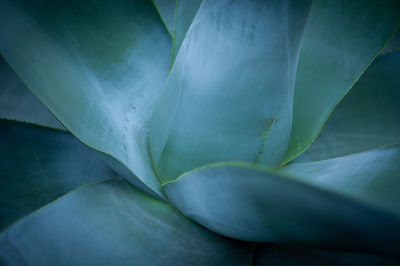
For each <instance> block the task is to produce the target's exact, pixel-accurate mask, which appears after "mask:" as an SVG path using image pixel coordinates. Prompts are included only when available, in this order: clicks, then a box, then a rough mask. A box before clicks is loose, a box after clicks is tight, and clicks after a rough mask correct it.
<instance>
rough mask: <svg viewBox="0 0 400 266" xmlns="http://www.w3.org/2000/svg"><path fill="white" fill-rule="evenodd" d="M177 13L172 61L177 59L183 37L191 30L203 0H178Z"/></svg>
mask: <svg viewBox="0 0 400 266" xmlns="http://www.w3.org/2000/svg"><path fill="white" fill-rule="evenodd" d="M176 2H177V4H176V14H175V28H174V36H173V39H172V58H171V60H172V62H171V65H172V64H173V62H174V61H175V58H176V56H177V55H178V52H179V49H180V48H181V45H182V42H183V39H184V38H185V36H186V33H187V31H188V30H189V27H190V25H191V24H192V21H193V19H194V17H195V15H196V13H197V11H198V10H199V7H200V4H201V2H202V0H191V1H186V0H177V1H176Z"/></svg>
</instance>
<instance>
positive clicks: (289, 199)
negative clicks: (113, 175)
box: [164, 146, 400, 255]
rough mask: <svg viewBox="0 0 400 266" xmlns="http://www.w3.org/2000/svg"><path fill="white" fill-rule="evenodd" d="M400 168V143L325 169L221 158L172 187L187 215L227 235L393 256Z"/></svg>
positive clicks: (399, 233)
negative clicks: (274, 167)
mask: <svg viewBox="0 0 400 266" xmlns="http://www.w3.org/2000/svg"><path fill="white" fill-rule="evenodd" d="M328 165H329V164H328ZM377 165H379V167H377ZM399 166H400V147H398V146H396V147H393V148H392V149H390V150H378V151H373V152H371V153H370V154H366V155H360V156H356V155H355V156H354V157H348V158H343V159H342V161H340V162H337V163H336V164H335V165H334V166H333V164H332V167H330V168H327V167H326V165H324V167H323V166H321V167H319V168H318V170H319V172H318V173H317V171H316V170H315V172H313V171H312V170H310V171H307V167H306V166H305V167H304V168H300V167H297V168H296V169H293V171H290V172H289V170H288V169H285V170H281V171H280V172H275V171H273V170H271V169H268V168H261V167H260V166H258V167H257V166H254V165H251V164H244V163H221V164H216V165H213V166H209V167H204V168H200V169H198V170H194V171H191V172H188V173H186V174H184V175H183V176H181V177H180V178H178V179H177V180H175V181H171V182H169V183H167V184H165V188H164V190H165V191H166V193H167V195H168V198H169V199H170V200H171V202H172V203H173V204H174V205H175V206H176V207H177V208H178V209H179V210H181V211H182V213H184V214H185V215H186V216H188V217H189V218H191V219H193V220H195V221H197V222H198V223H200V224H202V225H203V226H205V227H207V228H209V229H210V230H212V231H214V232H217V233H220V234H222V235H225V236H229V237H233V238H237V239H241V240H248V241H260V242H281V243H297V244H308V245H315V246H323V247H334V248H342V249H352V250H367V251H377V252H382V253H388V254H392V255H393V254H398V252H399V247H398V246H397V245H393V243H395V242H396V241H397V239H398V238H399V237H400V216H399V213H400V212H399V210H400V208H399V207H398V202H399V196H398V195H399V194H398V193H397V194H396V193H395V190H396V188H398V187H399V186H398V184H399V180H400V178H398V177H399V176H398V172H399V171H398V170H399V169H398V168H399ZM338 169H339V170H338ZM335 171H337V174H336V172H335ZM339 171H340V172H339ZM289 173H290V174H292V175H289ZM293 173H295V175H296V176H294V174H293ZM310 175H311V176H310ZM324 180H325V182H324ZM336 180H337V181H336ZM385 190H386V191H387V194H385V193H384V191H385ZM396 205H397V207H396ZM366 221H367V222H366Z"/></svg>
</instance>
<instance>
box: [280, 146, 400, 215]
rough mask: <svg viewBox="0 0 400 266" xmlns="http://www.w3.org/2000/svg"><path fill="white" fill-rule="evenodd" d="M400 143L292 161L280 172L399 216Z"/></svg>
mask: <svg viewBox="0 0 400 266" xmlns="http://www.w3.org/2000/svg"><path fill="white" fill-rule="evenodd" d="M399 170H400V144H397V145H392V146H388V147H384V148H380V149H373V150H370V151H365V152H360V153H355V154H350V155H346V156H341V157H337V158H332V159H328V160H321V161H315V162H305V163H292V164H290V165H287V166H284V167H282V168H280V169H279V172H280V173H284V174H288V175H292V176H294V177H295V179H299V180H301V181H304V182H307V183H311V184H312V185H315V186H318V187H320V188H323V189H326V190H330V191H333V192H335V193H337V194H340V195H345V196H348V197H352V198H356V199H357V200H359V201H362V202H365V203H367V204H368V205H370V206H374V207H376V208H379V209H382V210H385V211H388V212H391V213H395V214H396V215H398V216H399V217H400V206H399V204H398V203H399V202H400V193H399V188H400V172H399Z"/></svg>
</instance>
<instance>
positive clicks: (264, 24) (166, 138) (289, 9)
mask: <svg viewBox="0 0 400 266" xmlns="http://www.w3.org/2000/svg"><path fill="white" fill-rule="evenodd" d="M309 8H310V2H308V1H305V2H302V3H299V2H295V1H267V2H266V1H239V0H238V1H233V2H232V1H218V2H215V1H203V3H202V4H201V6H200V9H199V11H198V13H197V15H196V17H195V18H194V20H193V22H192V24H191V26H190V29H189V31H188V33H187V35H186V37H185V39H184V41H183V43H182V45H181V48H180V50H179V54H178V57H177V58H176V60H175V62H174V65H173V68H172V70H171V72H170V75H169V77H168V81H167V85H166V89H165V90H164V91H163V95H162V96H161V97H162V98H161V101H160V102H159V104H158V105H157V108H156V110H155V113H154V116H153V119H152V128H151V132H150V144H151V145H150V149H151V152H152V155H153V159H154V163H155V166H156V168H157V171H158V173H159V175H160V178H161V179H162V180H163V181H165V180H169V179H171V178H175V177H176V176H178V175H179V174H181V173H183V172H184V171H188V170H190V169H193V168H194V167H198V166H201V165H204V164H207V163H212V162H216V161H223V160H234V159H237V160H239V159H240V160H246V161H260V163H265V164H271V165H278V164H279V163H280V161H281V159H282V157H283V155H284V154H285V152H286V148H287V145H288V143H289V137H290V130H291V116H292V108H291V107H292V95H293V84H294V78H295V71H296V65H297V59H298V53H299V44H300V39H301V36H302V32H303V28H304V25H305V22H306V19H307V14H308V12H309ZM232 17H234V18H235V19H234V20H233V19H232ZM263 151H264V152H263Z"/></svg>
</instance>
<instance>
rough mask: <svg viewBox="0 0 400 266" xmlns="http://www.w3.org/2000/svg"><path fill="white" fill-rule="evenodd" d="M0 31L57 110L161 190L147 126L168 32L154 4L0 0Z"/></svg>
mask: <svg viewBox="0 0 400 266" xmlns="http://www.w3.org/2000/svg"><path fill="white" fill-rule="evenodd" d="M0 34H1V36H2V38H1V39H0V52H1V53H2V55H3V56H4V57H5V58H6V60H7V61H8V62H9V63H10V65H11V66H12V67H13V69H14V70H15V71H16V72H17V73H18V74H19V75H20V76H21V78H22V79H23V81H24V82H25V83H26V84H27V85H28V86H29V87H30V88H31V89H32V90H33V92H34V93H35V94H36V95H37V96H38V97H39V98H40V99H41V101H42V102H43V103H44V104H45V105H46V106H48V107H49V109H50V110H51V111H52V112H53V113H54V114H55V116H56V117H57V118H58V119H60V121H61V122H62V123H63V124H64V125H65V126H66V127H67V128H68V129H69V130H70V131H71V132H72V133H73V134H75V135H76V136H77V137H78V138H79V139H80V140H82V141H83V142H84V143H86V144H87V145H89V146H91V147H93V148H95V149H98V150H100V151H103V152H105V153H107V154H109V155H111V156H112V157H114V158H115V159H116V160H118V161H119V162H120V163H121V164H122V165H125V166H126V167H127V168H128V169H130V170H131V171H133V172H134V174H136V176H137V177H138V179H136V177H134V178H132V179H131V181H132V182H136V183H141V184H142V187H143V188H145V187H146V186H148V187H149V188H150V189H148V190H149V191H152V193H153V194H154V195H158V196H159V197H162V191H161V188H160V184H159V182H158V180H157V177H156V175H155V173H154V171H153V169H152V167H151V162H150V156H149V154H148V144H147V132H148V117H149V115H150V113H151V111H152V109H153V106H154V103H155V101H156V98H157V97H158V95H159V92H160V91H161V89H162V87H163V84H164V80H165V78H166V76H167V73H168V64H169V51H170V47H171V39H170V36H169V35H168V32H167V30H166V29H165V27H164V25H163V23H162V21H161V19H160V17H159V15H158V13H157V10H156V8H155V6H154V4H153V3H152V2H151V1H138V0H137V1H118V2H117V3H116V2H113V1H78V0H74V1H66V2H58V1H57V2H54V1H41V2H38V1H35V2H32V1H23V0H20V1H3V2H2V8H1V10H0ZM132 176H133V175H132ZM138 180H139V181H138Z"/></svg>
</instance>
